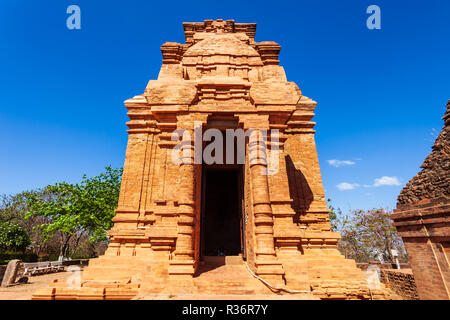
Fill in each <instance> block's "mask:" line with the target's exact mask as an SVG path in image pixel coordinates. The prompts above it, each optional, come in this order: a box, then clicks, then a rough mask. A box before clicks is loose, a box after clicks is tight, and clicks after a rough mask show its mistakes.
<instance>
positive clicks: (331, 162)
mask: <svg viewBox="0 0 450 320" xmlns="http://www.w3.org/2000/svg"><path fill="white" fill-rule="evenodd" d="M327 161H328V164H329V165H330V166H333V167H336V168H339V167H340V166H352V165H354V164H355V163H356V162H354V161H350V160H327Z"/></svg>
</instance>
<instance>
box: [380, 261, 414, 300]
mask: <svg viewBox="0 0 450 320" xmlns="http://www.w3.org/2000/svg"><path fill="white" fill-rule="evenodd" d="M380 280H381V282H383V283H384V284H385V285H386V286H387V287H389V288H390V289H391V290H392V291H394V292H395V293H396V294H398V295H399V296H401V297H402V298H404V299H407V300H418V299H419V295H418V293H417V287H416V282H415V280H414V275H413V273H412V270H411V269H400V270H398V269H382V270H381V276H380Z"/></svg>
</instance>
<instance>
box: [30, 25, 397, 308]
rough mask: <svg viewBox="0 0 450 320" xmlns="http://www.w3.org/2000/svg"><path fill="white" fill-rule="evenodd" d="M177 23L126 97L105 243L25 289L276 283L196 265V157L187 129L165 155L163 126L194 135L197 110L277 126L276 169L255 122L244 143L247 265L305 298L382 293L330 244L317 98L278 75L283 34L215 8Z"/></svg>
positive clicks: (92, 295)
mask: <svg viewBox="0 0 450 320" xmlns="http://www.w3.org/2000/svg"><path fill="white" fill-rule="evenodd" d="M183 28H184V33H185V43H183V44H181V43H175V42H166V43H164V44H163V45H162V46H161V52H162V66H161V70H160V73H159V76H158V79H157V80H150V81H149V83H148V85H147V88H146V89H145V92H144V93H143V94H141V95H138V96H135V97H134V98H131V99H129V100H127V101H125V106H126V107H127V109H128V116H129V118H130V121H129V122H128V123H127V125H128V128H129V130H128V134H129V138H128V145H127V150H126V159H125V165H124V173H123V177H122V185H121V190H120V198H119V203H118V208H117V210H116V213H117V215H116V216H115V217H114V219H113V222H114V227H113V228H112V229H111V230H110V231H109V233H108V234H109V237H110V240H111V243H110V245H109V247H108V249H107V251H106V253H105V255H104V256H101V257H99V258H98V259H92V260H91V261H90V263H89V266H88V267H87V268H86V269H85V271H84V272H83V278H82V280H81V283H80V285H79V286H78V287H68V286H67V285H66V284H64V283H58V282H55V283H54V284H53V285H52V286H51V287H50V288H44V289H42V290H40V291H38V292H36V293H35V294H34V299H131V298H133V297H135V296H136V295H138V294H139V295H140V296H145V295H146V294H147V295H149V294H179V293H182V294H202V293H205V292H209V293H211V294H216V295H223V294H233V293H236V292H246V293H248V294H252V293H264V294H267V295H270V294H272V295H273V294H274V293H273V292H271V291H270V290H268V289H267V287H265V286H264V285H263V284H262V282H260V281H257V280H255V278H252V277H251V276H250V275H249V273H248V272H247V271H245V269H242V268H240V267H243V266H240V267H239V266H234V265H230V266H227V265H226V266H225V267H224V269H223V270H229V272H225V271H224V272H223V274H221V273H219V274H215V273H214V272H212V274H213V275H211V276H208V277H207V276H205V275H203V276H202V275H200V276H196V273H198V271H199V269H200V268H201V267H202V266H203V265H202V264H201V252H200V242H201V211H202V209H201V208H202V203H201V202H202V200H201V199H202V165H201V164H195V163H193V161H192V158H193V153H190V152H189V151H190V150H192V148H193V147H194V143H193V142H192V141H188V140H184V142H183V146H182V148H181V152H180V154H182V155H183V157H184V159H185V160H187V161H184V162H183V163H181V164H175V163H173V162H172V161H171V154H172V150H173V147H174V146H175V145H176V143H177V142H176V141H172V140H171V135H172V133H173V131H174V130H178V129H184V130H186V131H187V132H190V133H191V136H193V134H192V133H193V131H194V123H196V122H199V123H201V125H202V126H203V128H207V127H211V126H213V127H214V126H215V125H214V123H215V124H217V123H228V124H230V123H235V124H236V127H237V128H242V129H244V130H247V129H264V130H269V131H271V130H274V129H277V130H279V131H280V138H279V141H278V142H276V141H271V142H270V143H271V146H272V148H273V147H274V146H275V145H278V147H279V150H280V152H279V153H278V155H277V154H274V156H277V157H278V160H279V161H278V162H279V170H278V172H277V173H276V174H274V175H264V174H263V173H262V172H264V170H266V169H267V163H266V156H267V157H271V156H272V151H271V150H272V148H267V149H266V147H265V145H264V144H260V143H259V142H261V141H262V139H263V137H262V135H261V134H258V133H255V135H254V136H253V138H255V140H254V141H255V142H258V143H247V144H246V159H245V164H244V165H243V167H244V168H243V170H242V171H243V176H244V177H243V180H244V183H243V189H244V190H243V192H242V193H243V199H244V201H243V202H244V203H243V207H244V213H243V215H244V219H245V227H244V234H245V242H246V246H245V252H244V254H245V256H246V263H247V264H248V266H249V268H250V269H251V270H252V272H254V273H255V274H256V275H257V276H258V277H260V278H263V279H264V280H265V281H268V282H270V283H271V284H273V285H275V286H278V287H285V288H288V289H290V290H297V291H305V292H308V293H309V294H310V297H311V298H315V299H317V298H320V299H369V298H370V297H374V298H377V299H381V298H388V297H389V291H386V290H378V291H373V292H369V290H368V288H367V284H366V281H365V279H364V277H363V275H362V271H361V270H360V269H358V268H357V267H356V265H355V262H354V261H353V260H347V259H345V258H344V257H343V256H342V255H341V254H340V253H339V251H338V250H337V241H338V240H339V238H340V235H339V234H338V233H336V232H332V230H331V227H330V222H329V219H328V209H327V205H326V201H325V195H324V190H323V185H322V178H321V173H320V167H319V161H318V156H317V151H316V145H315V139H314V133H315V130H314V125H315V123H314V122H312V121H311V119H312V118H313V117H314V109H315V107H316V104H317V103H316V102H315V101H313V100H312V99H310V98H308V97H306V96H304V95H303V94H302V92H301V91H300V89H299V87H298V86H297V85H296V84H295V83H293V82H289V81H287V79H286V74H285V71H284V68H283V67H282V66H280V65H279V60H278V55H279V52H280V49H281V46H280V45H279V44H278V43H276V42H273V41H263V42H255V32H256V24H255V23H235V22H234V20H226V21H223V20H220V19H219V20H216V21H213V20H205V21H204V22H195V23H183ZM216 127H217V125H216ZM258 150H259V151H262V152H259V153H258ZM185 151H186V152H185ZM233 270H234V271H233ZM241 271H245V272H241ZM234 273H235V274H234ZM209 274H211V273H209ZM225 275H228V276H229V277H230V279H231V280H230V279H228V280H226V279H225V278H223V277H225ZM221 276H222V278H221ZM236 277H238V278H236ZM246 277H247V278H246ZM227 281H228V282H227ZM237 287H239V290H240V291H239V290H237Z"/></svg>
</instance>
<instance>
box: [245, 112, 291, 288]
mask: <svg viewBox="0 0 450 320" xmlns="http://www.w3.org/2000/svg"><path fill="white" fill-rule="evenodd" d="M240 118H241V119H242V118H244V119H246V120H244V129H245V130H250V139H249V143H248V161H249V166H250V179H251V186H252V197H253V215H254V223H255V244H256V248H255V255H256V257H255V258H256V260H255V269H256V273H257V274H258V275H260V276H263V277H265V278H270V279H272V280H275V281H277V284H278V285H279V284H284V282H283V280H282V275H283V274H284V271H283V268H282V265H281V263H280V262H279V261H278V259H277V257H276V254H275V241H274V233H273V213H272V207H271V204H270V196H269V183H268V176H267V143H266V142H267V137H265V136H264V135H265V134H267V130H264V129H266V128H268V127H269V126H268V117H267V116H257V117H254V118H253V117H252V118H251V119H248V118H247V117H245V116H242V117H240ZM255 128H258V129H255ZM247 132H248V131H247Z"/></svg>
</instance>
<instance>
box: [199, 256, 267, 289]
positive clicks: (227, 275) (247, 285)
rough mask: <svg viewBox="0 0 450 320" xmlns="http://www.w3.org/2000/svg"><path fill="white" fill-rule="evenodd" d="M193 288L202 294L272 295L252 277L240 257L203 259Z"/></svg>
mask: <svg viewBox="0 0 450 320" xmlns="http://www.w3.org/2000/svg"><path fill="white" fill-rule="evenodd" d="M194 286H195V287H196V289H197V292H198V293H202V294H211V295H213V294H226V295H235V294H236V295H252V294H273V292H272V291H271V290H270V289H269V288H268V287H267V286H265V285H264V284H263V283H262V282H261V281H259V280H257V279H255V278H254V277H252V275H251V274H250V273H249V271H248V270H247V268H246V266H245V265H244V261H243V260H242V257H240V256H224V257H204V259H203V263H202V264H201V265H200V266H199V268H198V270H197V273H196V274H195V275H194Z"/></svg>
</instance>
